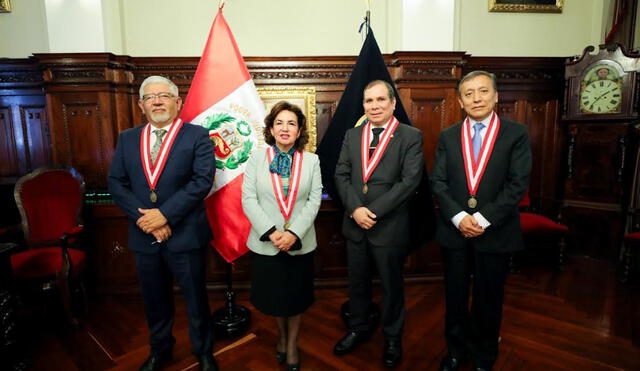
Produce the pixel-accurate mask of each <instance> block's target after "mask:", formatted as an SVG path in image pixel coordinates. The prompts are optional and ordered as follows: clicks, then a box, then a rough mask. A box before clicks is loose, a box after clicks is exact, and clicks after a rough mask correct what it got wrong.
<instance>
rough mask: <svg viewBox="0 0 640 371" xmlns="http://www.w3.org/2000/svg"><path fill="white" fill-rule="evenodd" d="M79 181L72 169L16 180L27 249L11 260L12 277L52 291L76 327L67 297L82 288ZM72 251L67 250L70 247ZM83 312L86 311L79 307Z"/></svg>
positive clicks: (40, 171) (37, 172) (39, 171)
mask: <svg viewBox="0 0 640 371" xmlns="http://www.w3.org/2000/svg"><path fill="white" fill-rule="evenodd" d="M83 194H84V181H83V180H82V177H81V176H80V175H79V174H78V173H77V172H76V171H75V170H74V169H72V168H62V167H56V168H40V169H37V170H35V171H34V172H32V173H30V174H27V175H25V176H23V177H22V178H20V180H18V183H17V184H16V186H15V189H14V197H15V199H16V203H17V205H18V209H19V210H20V216H21V217H22V229H23V232H24V236H25V241H26V244H27V249H26V250H24V251H21V252H17V253H15V254H13V255H11V257H10V260H11V269H12V274H13V277H14V278H16V279H18V280H20V281H23V282H24V281H30V282H28V283H36V284H37V286H38V287H39V288H41V289H49V288H57V289H58V291H59V293H60V295H61V297H62V302H63V304H64V309H65V312H66V314H67V317H68V319H69V320H70V321H71V322H72V323H73V324H77V320H76V319H75V316H74V315H73V311H72V297H71V295H72V293H73V292H76V291H81V292H82V294H83V299H84V287H83V285H82V281H81V280H80V279H79V276H80V274H81V273H82V271H83V270H84V268H85V263H86V254H85V252H84V251H82V250H80V249H78V248H75V247H76V245H79V233H80V232H81V231H82V224H80V222H79V221H80V209H81V206H82V196H83ZM72 246H73V247H72ZM85 308H86V305H85Z"/></svg>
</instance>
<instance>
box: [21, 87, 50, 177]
mask: <svg viewBox="0 0 640 371" xmlns="http://www.w3.org/2000/svg"><path fill="white" fill-rule="evenodd" d="M39 100H41V101H43V102H42V103H44V99H39ZM20 117H21V122H22V123H23V124H24V127H23V129H24V131H25V132H26V135H27V136H26V139H27V143H28V148H29V152H28V154H29V166H28V168H29V171H31V170H34V169H37V168H39V167H42V166H46V165H48V164H50V163H51V149H50V147H51V137H50V135H49V127H48V121H47V110H46V106H45V105H44V104H41V105H37V106H31V105H25V106H22V107H20Z"/></svg>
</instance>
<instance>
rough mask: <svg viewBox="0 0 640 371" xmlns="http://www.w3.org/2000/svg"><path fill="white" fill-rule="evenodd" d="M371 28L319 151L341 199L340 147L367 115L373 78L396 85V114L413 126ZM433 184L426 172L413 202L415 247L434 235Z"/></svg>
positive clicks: (325, 176)
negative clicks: (366, 91)
mask: <svg viewBox="0 0 640 371" xmlns="http://www.w3.org/2000/svg"><path fill="white" fill-rule="evenodd" d="M368 31H369V32H368V33H367V38H366V39H365V41H364V45H363V46H362V49H361V50H360V54H359V55H358V59H357V60H356V65H355V66H354V67H353V71H352V72H351V76H350V77H349V81H348V82H347V86H346V88H345V90H344V93H343V94H342V97H341V98H340V102H339V103H338V108H337V109H336V113H335V115H334V116H333V118H332V119H331V123H329V127H328V128H327V131H326V133H325V134H324V137H323V138H322V141H321V142H320V145H319V146H318V149H317V151H316V153H317V154H318V156H319V157H320V169H321V172H322V184H323V186H324V188H325V190H326V191H327V192H328V193H329V194H330V195H331V197H332V198H333V199H334V200H337V201H339V200H340V197H338V192H337V190H336V187H335V182H334V178H333V177H334V173H335V171H336V164H337V162H338V158H339V157H340V149H341V148H342V140H343V139H344V135H345V133H346V132H347V130H349V129H350V128H352V127H354V126H355V125H356V123H357V122H358V120H360V118H362V116H363V115H364V108H363V107H362V101H363V98H364V96H363V95H364V92H363V91H364V88H365V86H367V84H368V83H370V82H371V81H373V80H384V81H387V82H388V83H389V84H390V85H391V86H392V87H393V90H394V94H395V96H396V109H395V111H394V116H395V117H396V118H397V119H398V121H400V122H401V123H404V124H407V125H411V121H410V120H409V116H408V115H407V112H406V111H405V110H404V106H403V105H402V101H401V100H400V97H398V91H397V90H396V88H395V86H394V84H393V81H392V80H391V75H389V70H388V69H387V65H386V64H385V62H384V59H383V58H382V53H380V48H379V47H378V43H377V42H376V38H375V37H374V36H373V32H372V31H371V28H368ZM430 187H431V186H430V184H429V175H428V174H427V172H426V171H425V172H424V175H423V177H422V181H421V183H420V186H419V187H418V192H417V195H416V196H415V198H414V200H413V201H412V203H411V205H412V207H411V219H412V226H411V234H412V240H413V241H414V244H413V247H414V248H416V247H418V246H420V245H421V242H423V241H428V240H430V239H432V238H433V233H434V230H435V211H434V207H433V198H432V196H431V188H430Z"/></svg>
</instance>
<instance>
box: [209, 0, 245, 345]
mask: <svg viewBox="0 0 640 371" xmlns="http://www.w3.org/2000/svg"><path fill="white" fill-rule="evenodd" d="M222 8H224V0H219V1H218V12H222ZM226 271H227V272H226V276H227V290H226V292H225V300H224V306H223V307H222V308H218V309H217V310H215V311H214V312H213V313H212V314H211V322H212V323H213V332H214V333H215V335H216V336H217V337H219V338H236V337H239V336H240V335H242V334H243V333H245V332H246V331H247V329H248V328H249V325H250V324H251V311H250V310H249V309H248V308H247V307H244V306H242V305H237V304H236V293H235V291H234V290H233V264H232V263H229V262H227V269H226Z"/></svg>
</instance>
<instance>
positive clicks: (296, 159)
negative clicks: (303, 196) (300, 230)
mask: <svg viewBox="0 0 640 371" xmlns="http://www.w3.org/2000/svg"><path fill="white" fill-rule="evenodd" d="M275 156H276V153H275V151H274V150H273V147H269V148H268V149H267V159H268V160H269V163H271V161H273V158H274V157H275ZM301 175H302V151H296V152H295V153H294V154H293V163H292V165H291V175H290V176H289V193H288V194H287V198H286V199H285V197H284V191H283V190H282V179H280V175H278V174H276V173H271V185H273V193H274V195H275V196H276V202H277V203H278V206H280V212H281V213H282V217H283V218H284V220H285V223H284V229H288V228H289V227H290V226H291V222H290V221H289V219H290V218H291V213H292V212H293V206H294V205H295V204H296V197H298V189H299V188H300V178H301Z"/></svg>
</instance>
